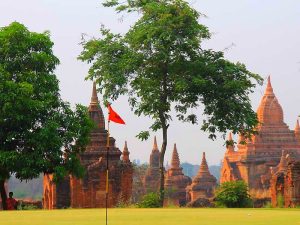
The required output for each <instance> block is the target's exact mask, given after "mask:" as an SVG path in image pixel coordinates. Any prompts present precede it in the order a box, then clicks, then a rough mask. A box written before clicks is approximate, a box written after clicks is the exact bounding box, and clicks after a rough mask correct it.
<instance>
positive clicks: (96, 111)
mask: <svg viewBox="0 0 300 225" xmlns="http://www.w3.org/2000/svg"><path fill="white" fill-rule="evenodd" d="M89 113H90V117H91V119H92V120H93V121H94V122H95V123H96V124H97V127H98V128H100V129H103V130H104V129H105V120H104V115H103V111H102V109H101V107H100V105H99V99H98V96H97V89H96V83H95V82H93V90H92V97H91V102H90V105H89Z"/></svg>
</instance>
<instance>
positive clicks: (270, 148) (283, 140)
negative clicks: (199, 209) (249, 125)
mask: <svg viewBox="0 0 300 225" xmlns="http://www.w3.org/2000/svg"><path fill="white" fill-rule="evenodd" d="M257 117H258V120H259V124H258V126H257V132H258V134H257V135H253V136H252V138H251V139H247V140H246V139H245V138H244V137H243V136H242V135H239V140H238V143H237V150H235V146H227V150H226V153H225V156H224V159H223V163H222V169H221V178H220V182H221V183H222V182H225V181H232V180H244V181H245V182H246V183H247V184H248V186H249V189H250V194H251V196H252V198H254V199H264V198H265V199H267V198H270V191H269V190H270V189H269V188H270V179H271V170H270V167H273V168H274V167H276V166H277V165H278V164H279V162H280V159H281V155H282V150H285V152H286V154H289V155H291V156H292V155H293V156H296V155H299V154H300V142H299V140H300V132H299V131H300V129H299V124H298V125H297V126H296V129H295V131H294V130H290V129H289V127H288V126H287V125H286V123H285V122H284V119H283V110H282V107H281V105H280V104H279V102H278V99H277V98H276V96H275V94H274V91H273V88H272V85H271V80H270V77H269V78H268V82H267V87H266V90H265V93H264V96H263V98H262V99H261V102H260V104H259V107H258V109H257ZM229 140H230V141H232V137H231V135H230V136H229Z"/></svg>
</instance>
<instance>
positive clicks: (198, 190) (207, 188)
mask: <svg viewBox="0 0 300 225" xmlns="http://www.w3.org/2000/svg"><path fill="white" fill-rule="evenodd" d="M216 186H217V179H216V178H215V177H214V176H213V175H212V174H211V173H210V171H209V168H208V165H207V161H206V157H205V152H203V155H202V161H201V165H200V168H199V171H198V174H197V175H196V176H195V177H194V179H193V180H192V184H191V185H189V186H188V187H187V188H186V192H187V200H188V201H189V202H193V201H196V200H197V199H199V198H202V199H211V198H213V197H214V191H215V188H216Z"/></svg>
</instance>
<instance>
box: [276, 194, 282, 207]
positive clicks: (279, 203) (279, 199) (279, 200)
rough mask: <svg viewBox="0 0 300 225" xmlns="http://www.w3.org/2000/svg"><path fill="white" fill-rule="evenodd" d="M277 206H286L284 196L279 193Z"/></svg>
mask: <svg viewBox="0 0 300 225" xmlns="http://www.w3.org/2000/svg"><path fill="white" fill-rule="evenodd" d="M277 207H278V208H283V207H284V198H283V196H282V194H278V196H277Z"/></svg>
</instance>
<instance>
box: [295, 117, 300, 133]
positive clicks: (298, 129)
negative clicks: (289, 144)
mask: <svg viewBox="0 0 300 225" xmlns="http://www.w3.org/2000/svg"><path fill="white" fill-rule="evenodd" d="M295 132H298V133H299V132H300V126H299V119H297V122H296V126H295Z"/></svg>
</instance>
